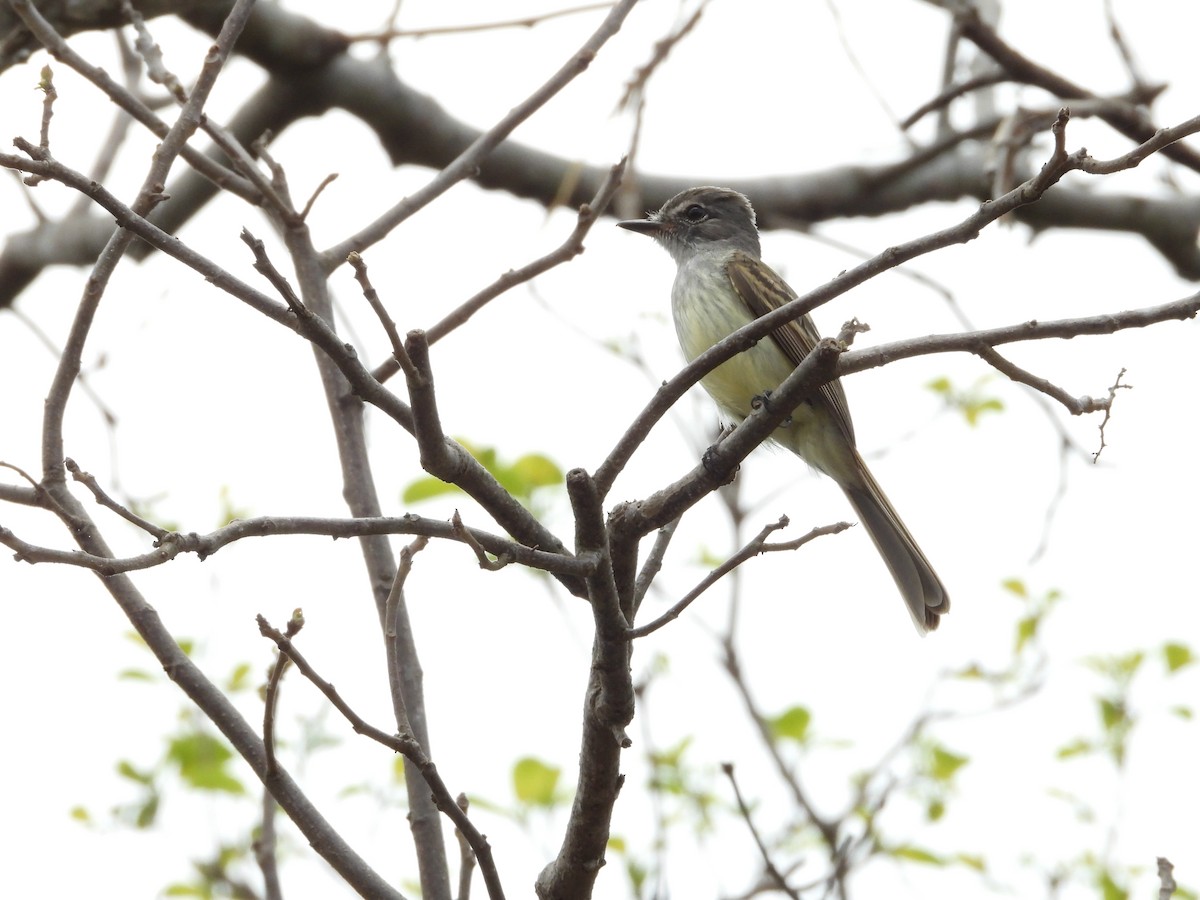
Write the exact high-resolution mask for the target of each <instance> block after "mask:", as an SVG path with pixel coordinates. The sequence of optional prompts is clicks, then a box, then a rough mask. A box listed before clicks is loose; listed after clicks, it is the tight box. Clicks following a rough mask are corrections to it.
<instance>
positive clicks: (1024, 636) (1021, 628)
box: [1016, 616, 1042, 653]
mask: <svg viewBox="0 0 1200 900" xmlns="http://www.w3.org/2000/svg"><path fill="white" fill-rule="evenodd" d="M1041 621H1042V618H1041V616H1025V617H1024V618H1023V619H1021V620H1020V621H1019V622H1017V641H1016V650H1017V652H1018V653H1019V652H1020V651H1021V649H1022V648H1023V647H1024V646H1025V645H1026V644H1028V643H1029V642H1030V641H1031V640H1033V639H1034V638H1035V637H1037V630H1038V625H1039V624H1041Z"/></svg>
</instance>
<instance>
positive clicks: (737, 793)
mask: <svg viewBox="0 0 1200 900" xmlns="http://www.w3.org/2000/svg"><path fill="white" fill-rule="evenodd" d="M721 771H722V772H724V773H725V777H726V778H728V779H729V784H730V785H731V786H732V787H733V796H734V799H735V800H737V805H738V811H739V812H740V813H741V814H742V821H744V822H745V823H746V827H747V828H748V829H750V836H751V837H752V838H754V844H755V846H756V847H758V853H759V855H760V856H761V857H762V860H763V865H764V866H766V870H767V874H768V875H770V877H771V880H772V881H774V882H775V887H777V888H778V889H779V890H781V891H783V892H784V893H785V894H787V895H788V896H789V897H791V898H792V900H800V895H799V894H798V893H797V892H796V890H795V888H793V887H792V886H791V885H789V884H788V882H787V879H786V878H784V877H783V873H782V872H780V871H779V869H777V868H776V867H775V862H774V861H773V860H772V859H771V852H770V851H769V850H767V845H766V844H764V843H763V839H762V837H761V836H760V835H759V833H758V829H757V828H756V827H755V826H754V817H753V816H751V815H750V807H749V806H747V805H746V799H745V798H744V797H743V796H742V789H741V788H740V787H738V782H737V778H736V777H735V776H734V774H733V763H721Z"/></svg>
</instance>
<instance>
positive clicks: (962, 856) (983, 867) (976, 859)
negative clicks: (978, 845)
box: [952, 853, 987, 872]
mask: <svg viewBox="0 0 1200 900" xmlns="http://www.w3.org/2000/svg"><path fill="white" fill-rule="evenodd" d="M952 858H953V859H954V861H955V862H956V863H961V864H962V865H964V866H966V867H967V868H970V869H974V870H975V871H976V872H986V871H987V860H985V859H984V858H983V857H982V856H976V855H975V854H973V853H955V854H954V856H953V857H952Z"/></svg>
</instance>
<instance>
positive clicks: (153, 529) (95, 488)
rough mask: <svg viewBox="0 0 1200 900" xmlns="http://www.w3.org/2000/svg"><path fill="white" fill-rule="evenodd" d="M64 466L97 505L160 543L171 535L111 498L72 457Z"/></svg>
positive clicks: (64, 462) (94, 478)
mask: <svg viewBox="0 0 1200 900" xmlns="http://www.w3.org/2000/svg"><path fill="white" fill-rule="evenodd" d="M63 465H64V466H66V467H67V471H68V472H70V473H71V477H72V478H73V479H75V480H76V481H78V482H79V483H80V484H82V485H83V486H84V487H86V488H87V489H88V490H89V491H91V492H92V496H93V497H95V498H96V502H97V503H99V504H100V505H101V506H104V507H107V508H108V509H111V510H112V511H113V512H115V513H116V514H117V515H118V516H120V517H121V518H122V519H124V520H125V521H126V522H131V523H133V524H134V525H136V526H137V527H138V528H140V529H142V531H145V532H146V533H147V534H152V535H154V537H155V538H156V539H157V540H159V541H161V540H162V539H163V538H165V537H166V536H167V535H168V534H170V533H171V532H169V531H167V529H165V528H160V527H159V526H158V525H155V524H154V523H153V522H149V521H147V520H146V519H143V518H142V517H141V516H139V515H138V514H137V513H135V512H134V511H133V510H131V509H129V508H128V507H125V506H123V505H121V504H120V503H118V502H117V501H116V500H114V499H113V498H112V497H110V496H109V495H108V494H107V493H105V491H104V489H103V488H102V487H100V484H99V482H97V481H96V476H94V475H92V474H90V473H89V472H85V471H83V470H82V469H81V468H79V464H78V463H76V462H75V460H73V459H71V457H69V456H68V457H67V458H66V459H64V460H63Z"/></svg>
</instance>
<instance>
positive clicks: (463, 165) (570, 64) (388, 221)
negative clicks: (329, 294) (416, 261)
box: [322, 0, 637, 271]
mask: <svg viewBox="0 0 1200 900" xmlns="http://www.w3.org/2000/svg"><path fill="white" fill-rule="evenodd" d="M636 3H637V0H620V2H618V3H617V4H616V5H615V6H613V8H612V11H611V12H609V14H608V15H607V16H606V17H605V19H604V21H603V22H602V23H601V25H600V27H599V28H597V29H596V31H595V32H594V33H593V34H592V36H591V37H589V38H588V39H587V40H586V41H585V42H584V43H583V46H582V47H580V48H579V50H578V51H576V53H575V54H574V55H573V56H572V57H571V58H570V59H569V60H568V61H567V62H566V63H565V64H564V65H563V66H562V67H561V68H560V69H559V70H558V71H557V72H555V73H554V75H552V76H551V77H550V79H549V80H548V81H547V82H546V83H545V84H543V85H542V86H541V87H540V88H538V89H537V90H536V91H534V92H533V93H532V94H530V95H529V97H527V98H526V99H525V100H524V101H522V102H521V103H518V104H517V105H516V106H514V107H513V108H512V109H511V110H510V111H509V112H508V114H507V115H505V116H504V118H502V119H501V120H500V121H499V122H497V123H496V124H495V125H494V126H492V128H490V129H489V130H487V131H485V132H484V133H483V134H481V135H480V136H479V137H477V138H476V139H475V140H474V141H472V142H471V145H470V146H469V147H467V149H466V150H464V151H463V152H462V153H460V154H459V155H458V157H457V158H455V159H454V160H453V161H452V162H450V163H449V164H448V165H446V166H444V167H443V168H442V169H441V171H440V172H439V173H438V174H437V175H436V176H435V177H434V178H433V179H432V180H431V181H429V182H428V183H427V184H426V185H425V186H424V187H423V188H420V189H419V190H417V191H415V192H413V193H412V194H409V195H408V196H407V197H405V198H404V200H402V201H401V202H400V203H398V204H396V205H395V206H394V207H392V208H391V209H390V210H388V211H387V212H386V213H384V214H383V215H382V216H380V217H379V218H378V219H376V220H375V221H374V222H372V223H371V224H369V225H367V226H366V227H365V228H363V229H361V230H360V231H358V232H357V233H356V234H353V235H351V236H350V237H348V238H346V239H344V240H343V241H341V242H340V243H338V244H335V245H334V246H333V247H330V248H329V249H328V250H326V251H325V252H324V254H322V255H323V257H324V259H325V265H326V268H327V269H328V270H329V271H332V270H333V269H334V268H336V267H337V266H339V265H341V264H342V262H343V261H345V259H346V257H347V256H348V255H349V254H350V252H351V251H352V250H357V251H358V252H360V253H361V252H362V251H363V250H365V249H366V248H367V247H369V246H371V245H372V244H375V243H377V242H379V241H381V240H383V238H385V237H386V236H387V235H388V234H390V233H391V232H392V231H393V229H395V228H396V226H397V225H399V224H400V223H401V222H403V221H404V220H405V219H407V218H409V217H410V216H411V215H413V213H415V212H417V211H418V210H420V209H423V208H424V207H426V206H428V205H429V204H430V203H432V202H433V201H434V200H436V199H437V198H438V197H440V196H441V195H442V194H444V193H445V192H446V191H448V190H449V189H450V188H451V187H453V186H454V185H456V184H458V182H460V181H462V180H463V179H464V178H469V177H471V176H472V175H473V174H474V173H475V172H476V171H477V170H478V168H479V165H480V163H481V162H483V160H484V158H485V157H486V156H487V155H488V154H489V153H491V152H492V151H493V150H494V149H496V147H497V146H499V145H500V143H501V142H502V141H504V139H505V138H507V137H508V136H509V135H510V134H511V133H512V132H513V130H514V129H515V128H516V127H517V126H518V125H520V124H521V123H522V122H524V121H525V120H526V119H528V118H529V117H530V116H532V115H533V114H534V113H535V112H537V111H538V110H539V109H541V108H542V106H544V105H545V104H546V103H547V102H549V100H550V99H551V98H552V97H553V96H554V95H555V94H557V93H558V92H559V91H561V90H562V89H563V88H565V87H566V86H567V85H568V84H570V83H571V82H572V81H573V80H574V79H575V77H576V76H577V75H579V74H580V73H581V72H583V71H584V70H585V69H587V67H588V66H589V65H590V64H591V62H592V60H593V59H595V57H596V54H597V53H598V52H599V50H600V48H601V47H603V46H604V45H605V44H606V43H607V42H608V39H609V38H611V37H612V36H613V35H614V34H616V33H617V32H618V31H619V30H620V28H621V24H622V23H623V22H624V21H625V17H626V16H628V15H629V13H630V12H631V11H632V10H633V7H634V6H635V5H636Z"/></svg>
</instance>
